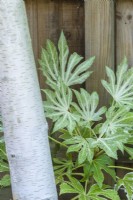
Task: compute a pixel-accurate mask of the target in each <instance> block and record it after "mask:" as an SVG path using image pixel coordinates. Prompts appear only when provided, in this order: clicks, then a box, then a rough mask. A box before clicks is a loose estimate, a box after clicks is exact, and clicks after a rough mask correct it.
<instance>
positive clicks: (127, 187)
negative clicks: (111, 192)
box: [116, 172, 133, 200]
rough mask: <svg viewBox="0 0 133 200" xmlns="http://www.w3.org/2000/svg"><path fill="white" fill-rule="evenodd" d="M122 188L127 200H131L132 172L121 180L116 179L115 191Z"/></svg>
mask: <svg viewBox="0 0 133 200" xmlns="http://www.w3.org/2000/svg"><path fill="white" fill-rule="evenodd" d="M122 187H124V191H125V192H126V194H127V198H128V200H132V199H133V172H130V173H127V174H126V175H125V176H124V177H123V179H118V182H117V185H116V190H118V189H119V188H122Z"/></svg>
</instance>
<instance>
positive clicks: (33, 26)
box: [25, 0, 38, 61]
mask: <svg viewBox="0 0 133 200" xmlns="http://www.w3.org/2000/svg"><path fill="white" fill-rule="evenodd" d="M25 4H26V11H27V17H28V23H29V28H30V34H31V39H32V45H33V50H34V55H35V60H36V61H37V58H38V40H37V38H38V31H37V0H34V1H32V0H26V1H25Z"/></svg>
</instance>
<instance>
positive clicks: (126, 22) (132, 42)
mask: <svg viewBox="0 0 133 200" xmlns="http://www.w3.org/2000/svg"><path fill="white" fill-rule="evenodd" d="M124 56H126V57H127V59H128V63H129V67H131V66H133V0H117V1H116V64H117V65H118V64H119V63H120V62H121V61H122V59H123V58H124ZM128 157H129V156H127V155H126V156H125V157H123V156H122V155H121V154H119V160H118V161H117V162H116V164H117V165H121V166H127V167H131V168H133V161H132V160H131V161H130V160H129V159H128ZM127 172H128V171H127V170H120V169H117V170H116V173H117V176H118V177H119V176H120V177H123V176H124V175H125V174H126V173H127ZM122 196H123V193H122V191H121V198H122ZM124 199H126V198H124Z"/></svg>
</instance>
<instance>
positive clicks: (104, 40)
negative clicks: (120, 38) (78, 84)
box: [85, 0, 114, 104]
mask: <svg viewBox="0 0 133 200" xmlns="http://www.w3.org/2000/svg"><path fill="white" fill-rule="evenodd" d="M85 51H86V58H88V57H90V56H96V60H95V62H94V65H93V67H92V70H93V71H94V73H93V74H92V75H91V77H90V78H89V79H88V80H87V82H86V88H87V90H88V91H90V92H92V91H97V92H98V93H99V95H100V100H101V102H100V104H107V103H108V94H107V92H105V90H104V88H103V87H102V85H101V79H105V78H106V74H105V66H106V65H107V66H109V67H112V68H113V69H114V1H113V0H89V1H88V0H86V1H85Z"/></svg>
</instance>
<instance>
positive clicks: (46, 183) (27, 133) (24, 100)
mask: <svg viewBox="0 0 133 200" xmlns="http://www.w3.org/2000/svg"><path fill="white" fill-rule="evenodd" d="M0 88H1V91H0V102H1V113H2V120H3V125H4V134H5V142H6V148H7V154H8V159H9V165H10V171H11V183H12V192H13V199H14V200H57V194H56V187H55V181H54V174H53V168H52V162H51V155H50V148H49V143H48V134H47V129H48V127H47V122H46V119H45V116H44V113H43V106H42V100H41V94H40V90H39V84H38V79H37V73H36V68H35V62H34V56H33V51H32V46H31V40H30V36H29V30H28V24H27V18H26V12H25V6H24V2H23V0H0Z"/></svg>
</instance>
